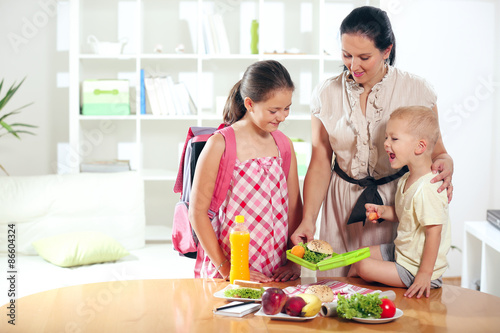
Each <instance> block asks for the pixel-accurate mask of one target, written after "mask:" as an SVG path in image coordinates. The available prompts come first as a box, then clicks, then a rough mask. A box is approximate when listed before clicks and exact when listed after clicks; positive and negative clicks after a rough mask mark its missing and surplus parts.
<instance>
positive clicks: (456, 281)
mask: <svg viewBox="0 0 500 333" xmlns="http://www.w3.org/2000/svg"><path fill="white" fill-rule="evenodd" d="M461 283H462V278H461V277H460V276H453V277H445V278H443V284H451V285H452V286H459V287H460V285H461Z"/></svg>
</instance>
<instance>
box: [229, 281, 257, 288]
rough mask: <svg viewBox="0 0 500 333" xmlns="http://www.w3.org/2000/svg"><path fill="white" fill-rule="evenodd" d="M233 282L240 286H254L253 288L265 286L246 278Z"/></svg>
mask: <svg viewBox="0 0 500 333" xmlns="http://www.w3.org/2000/svg"><path fill="white" fill-rule="evenodd" d="M233 284H234V285H237V286H238V287H240V288H252V289H260V288H262V287H263V286H264V285H263V284H262V283H260V282H254V281H245V280H234V281H233Z"/></svg>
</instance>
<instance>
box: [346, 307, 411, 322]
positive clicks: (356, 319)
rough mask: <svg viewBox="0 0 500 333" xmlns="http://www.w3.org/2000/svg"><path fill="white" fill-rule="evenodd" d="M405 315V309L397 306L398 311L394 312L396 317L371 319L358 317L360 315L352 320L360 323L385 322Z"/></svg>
mask: <svg viewBox="0 0 500 333" xmlns="http://www.w3.org/2000/svg"><path fill="white" fill-rule="evenodd" d="M402 315H403V310H401V309H398V308H396V313H395V314H394V317H392V318H380V319H370V318H358V317H353V318H352V320H355V321H357V322H360V323H365V324H383V323H388V322H390V321H393V320H396V319H398V318H399V317H401V316H402Z"/></svg>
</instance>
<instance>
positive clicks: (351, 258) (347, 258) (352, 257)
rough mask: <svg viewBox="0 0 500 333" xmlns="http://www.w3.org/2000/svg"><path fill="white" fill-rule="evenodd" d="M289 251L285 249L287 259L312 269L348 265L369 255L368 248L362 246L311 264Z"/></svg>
mask: <svg viewBox="0 0 500 333" xmlns="http://www.w3.org/2000/svg"><path fill="white" fill-rule="evenodd" d="M290 251H291V250H288V251H286V257H287V259H288V260H290V261H293V262H294V263H297V264H299V265H300V266H303V267H305V268H309V269H310V270H312V271H316V270H320V271H327V270H329V269H334V268H339V267H344V266H349V265H351V264H353V263H355V262H358V261H360V260H363V259H365V258H368V257H369V256H370V248H368V247H364V248H362V249H358V250H354V251H351V252H346V253H342V254H337V253H333V254H332V257H330V258H328V259H324V260H321V261H320V262H318V263H317V264H313V263H312V262H309V261H305V260H304V259H302V258H299V257H297V256H296V255H294V254H292V253H291V252H290Z"/></svg>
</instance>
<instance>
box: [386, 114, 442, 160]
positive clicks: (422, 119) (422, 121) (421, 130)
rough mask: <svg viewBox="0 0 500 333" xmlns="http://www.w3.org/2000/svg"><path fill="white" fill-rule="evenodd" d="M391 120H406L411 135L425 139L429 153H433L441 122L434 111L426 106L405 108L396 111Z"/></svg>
mask: <svg viewBox="0 0 500 333" xmlns="http://www.w3.org/2000/svg"><path fill="white" fill-rule="evenodd" d="M391 119H401V120H404V121H405V122H406V123H407V125H408V131H409V132H410V134H412V135H413V136H415V137H416V138H417V139H425V140H426V141H427V149H428V151H431V152H432V149H433V148H434V145H435V144H436V142H437V140H438V139H439V135H440V131H439V120H438V117H437V115H436V113H435V112H434V111H432V109H430V108H428V107H425V106H404V107H400V108H397V109H396V110H394V112H393V113H392V114H391V117H390V118H389V120H391Z"/></svg>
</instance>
